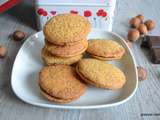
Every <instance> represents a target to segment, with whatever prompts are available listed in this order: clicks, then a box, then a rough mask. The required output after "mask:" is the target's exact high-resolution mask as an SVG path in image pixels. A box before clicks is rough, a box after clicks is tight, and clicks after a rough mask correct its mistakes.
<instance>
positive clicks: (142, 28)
mask: <svg viewBox="0 0 160 120" xmlns="http://www.w3.org/2000/svg"><path fill="white" fill-rule="evenodd" d="M138 30H139V32H140V34H144V35H146V34H147V33H148V30H147V26H146V25H145V24H140V25H139V27H138Z"/></svg>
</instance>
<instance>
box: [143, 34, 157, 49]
mask: <svg viewBox="0 0 160 120" xmlns="http://www.w3.org/2000/svg"><path fill="white" fill-rule="evenodd" d="M141 47H145V48H149V49H151V48H160V36H149V35H146V36H145V37H144V39H143V40H142V44H141Z"/></svg>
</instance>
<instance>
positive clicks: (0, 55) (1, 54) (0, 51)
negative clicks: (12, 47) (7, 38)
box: [0, 45, 7, 58]
mask: <svg viewBox="0 0 160 120" xmlns="http://www.w3.org/2000/svg"><path fill="white" fill-rule="evenodd" d="M6 54H7V49H6V48H5V47H4V46H2V45H0V58H4V57H5V56H6Z"/></svg>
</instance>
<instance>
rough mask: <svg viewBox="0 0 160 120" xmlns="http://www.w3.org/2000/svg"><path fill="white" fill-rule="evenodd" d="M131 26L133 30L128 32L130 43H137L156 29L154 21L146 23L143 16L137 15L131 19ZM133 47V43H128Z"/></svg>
mask: <svg viewBox="0 0 160 120" xmlns="http://www.w3.org/2000/svg"><path fill="white" fill-rule="evenodd" d="M129 24H130V26H131V29H130V30H129V31H128V35H127V38H128V40H129V41H128V42H135V41H137V40H138V39H139V38H140V37H141V36H144V35H147V33H148V32H149V31H151V30H153V29H154V28H155V22H154V21H153V20H146V21H144V16H143V15H140V14H139V15H137V16H135V17H133V18H131V19H130V21H129ZM128 44H129V46H131V45H130V44H131V43H128Z"/></svg>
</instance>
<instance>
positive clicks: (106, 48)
mask: <svg viewBox="0 0 160 120" xmlns="http://www.w3.org/2000/svg"><path fill="white" fill-rule="evenodd" d="M87 52H88V53H89V54H90V55H91V56H92V57H94V58H97V59H99V60H117V59H121V57H122V56H123V55H124V53H125V49H124V48H123V46H122V45H120V44H119V43H117V42H116V41H113V40H106V39H91V40H89V44H88V48H87Z"/></svg>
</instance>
